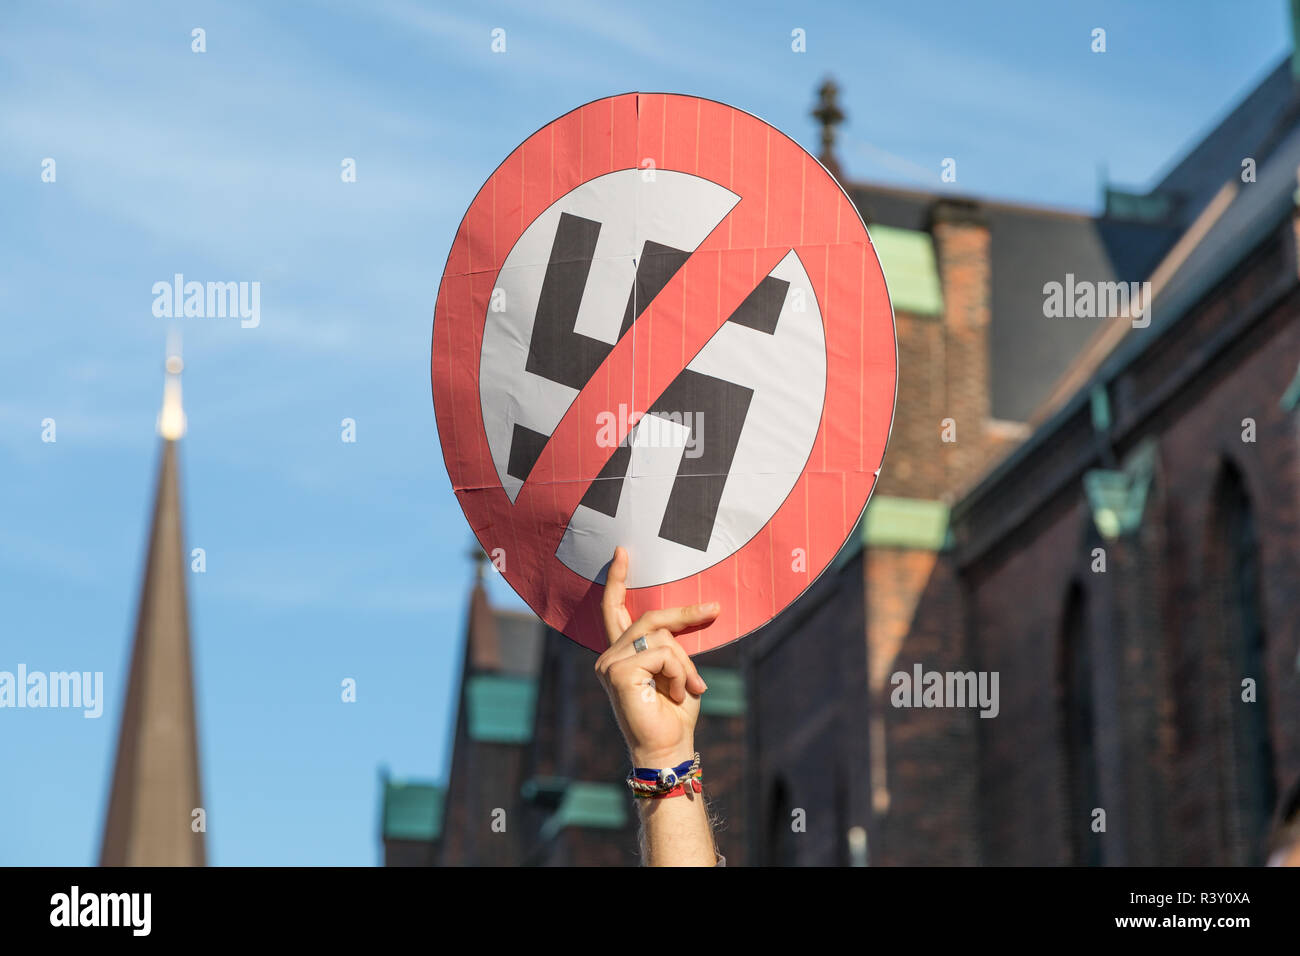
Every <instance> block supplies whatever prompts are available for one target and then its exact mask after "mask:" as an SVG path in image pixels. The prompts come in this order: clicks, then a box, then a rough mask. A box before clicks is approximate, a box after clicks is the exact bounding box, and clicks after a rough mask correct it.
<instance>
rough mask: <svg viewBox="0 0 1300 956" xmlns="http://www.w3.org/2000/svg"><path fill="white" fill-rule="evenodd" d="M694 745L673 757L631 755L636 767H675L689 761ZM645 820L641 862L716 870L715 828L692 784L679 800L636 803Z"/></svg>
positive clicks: (700, 795) (644, 754)
mask: <svg viewBox="0 0 1300 956" xmlns="http://www.w3.org/2000/svg"><path fill="white" fill-rule="evenodd" d="M694 749H695V748H694V744H693V743H691V742H690V741H688V742H687V744H686V746H685V747H683V748H677V749H675V750H674V751H673V752H672V753H658V754H649V753H638V752H637V751H636V750H633V751H632V752H631V757H632V763H633V766H637V767H652V768H655V769H658V768H660V767H673V766H677V765H678V764H680V763H682V762H684V761H689V760H690V759H691V755H692V754H693V753H694ZM634 802H635V803H636V805H637V812H638V814H639V815H640V818H641V862H642V863H644V864H645V865H646V866H715V865H716V864H717V859H718V855H717V849H716V846H715V844H714V842H713V825H712V824H711V823H710V822H709V811H708V808H707V807H706V806H705V803H704V793H703V792H702V791H701V792H700V793H696V792H695V790H694V788H693V787H692V786H691V785H690V783H689V782H688V783H687V785H686V786H685V787H684V792H683V793H682V794H681V795H679V796H675V797H657V798H648V797H641V798H637V799H636V800H635V801H634Z"/></svg>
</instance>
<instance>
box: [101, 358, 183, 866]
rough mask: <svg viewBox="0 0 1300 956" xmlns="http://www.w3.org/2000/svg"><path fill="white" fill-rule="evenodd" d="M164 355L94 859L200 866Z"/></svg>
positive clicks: (178, 422) (172, 384)
mask: <svg viewBox="0 0 1300 956" xmlns="http://www.w3.org/2000/svg"><path fill="white" fill-rule="evenodd" d="M169 351H170V353H171V354H169V355H168V357H167V378H166V383H165V385H164V388H163V407H162V412H161V414H160V415H159V416H158V433H159V435H161V436H162V439H163V441H162V455H161V461H160V464H159V469H158V485H157V490H156V492H155V497H154V508H153V523H152V527H151V529H150V532H149V554H148V557H147V559H146V562H145V571H144V582H143V585H142V586H141V590H140V605H139V609H138V612H137V619H136V627H135V643H134V647H133V649H132V651H131V672H130V678H129V683H128V684H127V689H126V702H125V705H124V706H123V709H122V725H121V729H120V731H119V736H118V744H117V762H116V765H115V767H114V770H113V789H112V792H111V794H110V795H109V802H108V815H107V817H106V819H105V823H104V842H103V847H102V850H101V853H100V861H99V862H100V865H101V866H203V865H205V863H206V860H207V856H206V849H205V846H204V833H203V832H202V831H203V829H204V828H206V819H205V822H204V827H201V828H198V832H196V828H195V827H196V825H195V824H194V821H195V820H196V819H200V818H206V811H205V812H204V813H203V814H201V815H196V814H195V813H194V811H195V810H201V809H203V801H202V797H201V790H200V786H199V748H198V728H197V722H196V720H195V716H194V680H193V668H192V664H191V661H190V629H189V610H188V602H187V600H186V589H185V576H186V574H187V573H188V570H189V563H188V557H187V554H186V552H185V546H184V539H183V535H182V527H181V499H180V479H179V477H178V473H177V472H178V466H177V442H178V441H179V440H180V438H181V436H182V435H184V433H185V413H184V411H183V409H182V408H181V387H180V373H181V368H182V365H181V358H180V354H179V350H178V349H177V348H175V347H174V346H173V347H172V348H171V349H169Z"/></svg>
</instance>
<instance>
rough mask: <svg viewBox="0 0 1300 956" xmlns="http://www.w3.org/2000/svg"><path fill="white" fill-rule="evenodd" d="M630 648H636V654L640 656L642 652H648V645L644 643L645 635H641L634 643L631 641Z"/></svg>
mask: <svg viewBox="0 0 1300 956" xmlns="http://www.w3.org/2000/svg"><path fill="white" fill-rule="evenodd" d="M632 646H633V647H634V648H636V652H637V653H638V654H640V653H641V652H642V651H645V650H649V645H648V644H646V642H645V635H642V636H641V637H638V638H637V639H636V640H635V641H633V642H632Z"/></svg>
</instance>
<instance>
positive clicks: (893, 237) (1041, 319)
mask: <svg viewBox="0 0 1300 956" xmlns="http://www.w3.org/2000/svg"><path fill="white" fill-rule="evenodd" d="M1296 75H1297V73H1296V72H1294V71H1293V65H1292V63H1291V62H1290V60H1287V61H1285V62H1283V63H1281V64H1279V65H1278V66H1277V68H1276V69H1275V70H1274V71H1272V72H1271V73H1270V74H1269V76H1268V77H1267V78H1266V79H1265V80H1264V81H1263V82H1262V83H1261V84H1260V85H1259V87H1258V88H1257V89H1256V90H1254V91H1253V92H1252V93H1251V94H1250V95H1249V96H1247V97H1246V98H1245V99H1244V100H1243V101H1242V102H1241V103H1240V104H1239V105H1238V107H1237V108H1236V109H1235V110H1234V111H1233V112H1232V113H1231V114H1230V115H1229V116H1228V117H1226V118H1225V119H1224V120H1223V121H1222V122H1221V123H1220V124H1219V125H1218V126H1217V127H1216V128H1215V129H1214V130H1213V131H1212V132H1211V133H1210V134H1209V135H1208V136H1206V137H1205V139H1204V140H1203V141H1202V142H1201V143H1199V144H1197V145H1196V146H1195V147H1194V148H1192V149H1191V150H1189V151H1188V152H1187V153H1186V154H1185V155H1183V156H1181V157H1179V158H1177V162H1176V163H1175V164H1174V165H1173V166H1172V169H1171V172H1170V173H1169V174H1168V175H1167V176H1166V177H1165V178H1164V179H1163V180H1162V181H1161V182H1160V183H1159V184H1157V185H1156V186H1155V188H1154V189H1152V190H1150V191H1147V192H1142V193H1136V192H1125V191H1120V190H1113V189H1108V190H1107V192H1106V203H1105V209H1104V210H1103V212H1102V213H1101V214H1100V215H1097V216H1089V215H1083V214H1078V213H1067V212H1061V211H1057V210H1050V209H1043V208H1036V207H1029V206H1023V205H1010V204H1004V203H997V202H990V201H986V200H977V199H972V198H969V197H961V196H958V195H956V194H955V193H952V192H949V191H947V189H944V190H935V191H934V192H929V193H923V192H915V191H904V190H898V189H892V188H882V187H877V186H873V185H869V184H861V183H850V184H849V185H848V186H847V188H848V190H849V193H850V195H851V197H852V198H853V200H854V202H855V203H856V205H857V206H858V208H859V210H860V211H861V212H862V214H863V217H864V219H865V220H866V221H867V223H868V226H869V228H870V231H871V236H872V240H873V243H874V244H875V245H876V248H877V251H878V253H879V255H880V258H881V261H882V265H883V267H884V271H885V275H886V278H887V280H888V282H889V286H890V292H891V296H892V299H893V302H894V309H895V319H896V328H897V336H898V350H899V395H898V406H897V412H896V417H895V421H894V427H893V433H892V436H891V441H890V447H889V451H888V453H887V456H886V459H885V464H884V468H883V471H882V473H881V478H880V482H879V485H878V487H877V488H876V489H875V492H874V495H873V498H872V501H871V504H870V505H869V507H868V509H867V512H866V513H865V514H864V516H863V519H862V521H861V523H860V525H859V528H858V531H857V533H856V534H855V535H854V536H853V538H852V539H851V540H850V542H849V543H848V544H847V545H846V547H845V548H844V550H843V551H842V552H841V554H840V555H839V557H838V558H837V559H836V561H835V563H834V564H833V566H832V567H831V568H830V569H828V570H827V571H826V572H825V573H824V574H823V575H822V576H821V577H820V578H819V579H818V580H817V581H816V582H815V583H814V585H813V586H812V587H811V588H810V589H809V590H808V592H806V593H805V594H804V595H803V596H802V597H801V598H800V599H799V600H798V601H797V602H796V603H795V604H794V605H793V606H792V607H791V608H789V609H788V610H787V611H786V612H785V613H783V614H782V615H781V616H780V617H779V618H778V619H777V620H776V621H774V622H772V623H771V624H769V625H768V626H767V627H765V628H763V629H762V630H761V631H760V632H758V633H757V634H755V635H752V636H750V637H749V638H747V639H746V640H744V641H741V642H739V643H738V644H735V645H732V646H731V647H728V648H723V649H721V650H719V651H715V652H711V653H708V654H705V655H702V656H701V657H700V658H699V659H698V663H699V665H700V666H701V668H702V669H704V668H711V669H712V671H711V672H710V671H705V676H706V680H708V682H709V683H710V686H711V687H712V688H713V690H711V691H710V692H709V693H708V694H706V695H705V696H704V704H705V706H706V715H705V717H704V718H703V721H702V726H701V728H700V730H699V732H698V735H697V740H698V743H699V746H700V748H701V751H702V753H703V755H704V760H705V773H706V780H707V781H708V790H709V793H710V798H711V800H712V801H713V802H714V805H715V809H716V810H717V812H718V813H719V815H720V816H721V817H722V818H723V820H724V821H725V823H724V828H723V829H722V830H721V831H720V833H719V842H720V844H721V846H722V849H723V852H724V853H726V855H727V856H728V860H729V862H730V863H733V864H736V863H752V864H798V865H842V864H861V863H865V862H870V863H873V864H1112V865H1125V864H1167V863H1185V864H1205V863H1250V862H1258V861H1259V860H1260V859H1261V854H1262V851H1263V844H1262V839H1263V833H1264V831H1265V830H1266V828H1267V827H1268V824H1269V820H1270V814H1271V813H1272V812H1273V806H1274V803H1275V801H1276V795H1277V792H1278V790H1279V788H1280V787H1281V786H1283V785H1285V784H1286V783H1287V782H1289V781H1290V780H1291V779H1293V778H1294V777H1295V776H1296V774H1297V773H1300V734H1298V733H1297V729H1296V728H1297V726H1298V721H1297V718H1300V712H1298V708H1300V704H1297V702H1296V701H1297V697H1296V693H1295V691H1296V689H1297V688H1296V680H1297V676H1296V658H1297V650H1298V649H1300V635H1298V634H1297V630H1296V625H1295V624H1294V623H1292V621H1293V619H1294V618H1295V617H1296V613H1295V612H1296V603H1295V602H1296V599H1295V594H1296V593H1297V588H1296V585H1297V571H1298V570H1300V562H1298V560H1297V557H1296V547H1295V545H1296V542H1297V531H1298V529H1297V524H1296V523H1297V520H1298V518H1300V515H1298V514H1297V505H1298V503H1300V470H1298V469H1300V445H1298V444H1297V442H1298V440H1300V433H1298V429H1300V420H1297V410H1296V409H1297V405H1300V378H1297V366H1298V364H1300V325H1298V324H1297V323H1296V322H1295V317H1296V315H1297V311H1298V310H1300V252H1298V251H1297V250H1298V248H1300V245H1298V243H1297V212H1296V196H1297V195H1298V194H1300V192H1298V188H1297V187H1298V186H1300V182H1297V169H1298V168H1300V107H1298V105H1297V104H1300V97H1298V96H1297V93H1296V89H1297V85H1296V80H1295V79H1294V77H1295V76H1296ZM828 103H829V104H830V107H832V108H828V106H827V104H828ZM818 115H819V116H822V117H824V118H826V119H827V120H828V121H832V120H834V119H837V118H839V117H840V114H839V111H838V108H835V107H834V90H833V89H830V90H824V91H823V106H822V109H821V110H819V113H818ZM833 139H834V136H833V128H831V126H830V125H829V124H828V127H827V134H826V136H825V137H824V140H823V142H824V144H825V148H826V150H828V151H829V150H830V149H831V148H832V145H833ZM1245 158H1250V159H1253V160H1254V163H1253V166H1252V168H1253V169H1254V171H1255V175H1254V176H1253V177H1243V168H1244V167H1243V159H1245ZM823 160H824V161H826V162H827V165H828V166H831V167H832V168H837V167H835V166H834V164H833V156H831V155H830V154H829V152H827V153H826V154H825V155H824V156H823ZM1067 277H1069V278H1068V279H1067ZM1067 281H1068V282H1070V283H1072V284H1073V285H1074V286H1075V287H1079V288H1082V287H1084V286H1088V285H1090V284H1091V286H1092V287H1093V288H1097V287H1098V284H1103V283H1114V282H1126V283H1127V282H1144V281H1149V282H1150V283H1151V286H1150V289H1151V292H1152V294H1153V297H1152V298H1150V299H1147V300H1144V305H1145V306H1147V307H1148V308H1149V311H1147V312H1146V313H1144V314H1145V315H1146V316H1147V317H1149V318H1150V322H1149V324H1147V325H1143V324H1142V323H1140V322H1134V321H1130V319H1129V318H1125V317H1123V316H1120V317H1109V318H1091V319H1090V318H1049V317H1047V313H1046V310H1045V306H1044V296H1045V292H1046V286H1047V284H1048V283H1051V282H1058V283H1064V282H1067ZM503 615H504V612H501V611H493V610H492V609H491V608H488V607H487V604H486V600H485V599H484V598H483V597H482V592H481V588H479V589H476V591H475V593H474V597H473V600H472V602H471V613H470V624H469V634H468V635H467V656H466V665H465V676H464V679H463V682H462V689H461V695H460V702H459V711H458V721H457V730H456V745H455V748H454V756H453V758H452V765H451V770H450V776H449V778H448V788H447V790H446V791H445V793H444V792H443V791H441V790H435V789H433V788H430V792H431V793H432V794H434V796H430V797H429V798H428V800H427V801H426V803H427V807H426V809H425V810H424V811H423V816H424V818H427V819H429V820H432V819H433V818H434V816H435V815H436V814H441V816H438V817H437V819H438V820H439V821H440V822H439V824H438V826H437V827H432V826H431V827H427V828H426V830H427V832H428V833H429V834H430V836H429V840H428V842H429V847H430V848H431V849H430V853H431V854H432V855H431V856H429V857H428V858H429V859H431V860H436V861H437V862H441V863H445V864H455V863H528V864H582V863H599V864H605V865H615V864H622V863H626V864H631V863H634V862H635V861H636V845H635V833H634V829H633V821H632V819H631V817H630V810H631V808H630V806H629V803H630V801H628V800H627V798H626V796H625V795H623V794H622V793H621V791H620V789H619V788H620V785H619V780H620V778H621V776H622V774H623V773H624V772H625V770H626V768H625V764H624V759H625V758H624V757H623V755H622V753H621V752H620V744H619V740H618V736H617V731H616V729H615V728H614V725H613V721H612V717H611V716H610V714H609V707H608V704H607V702H606V701H605V699H604V695H603V692H602V691H601V689H600V687H599V685H598V684H597V682H596V681H595V679H594V677H593V675H592V673H591V664H592V660H593V658H592V655H591V653H590V652H588V651H586V650H584V649H582V648H579V647H577V646H575V645H572V644H570V643H569V642H568V641H566V640H565V639H564V638H562V637H561V636H559V635H557V634H554V633H552V632H548V631H546V630H544V629H543V628H542V626H541V625H540V624H538V623H536V622H535V621H534V622H531V623H530V624H527V625H525V624H524V623H519V624H518V628H519V632H520V633H521V634H522V633H525V632H526V633H528V634H531V637H528V638H527V641H528V642H530V643H529V646H530V648H535V650H533V651H530V654H529V655H525V654H522V653H521V654H519V655H508V654H504V653H502V654H499V655H497V656H496V657H493V656H492V655H490V654H486V653H483V652H481V649H480V648H479V643H480V642H481V641H483V640H485V639H484V638H482V637H481V636H480V634H481V633H482V634H486V633H489V632H493V631H494V630H498V631H500V630H503V629H502V628H501V627H500V626H495V627H494V626H488V625H487V624H485V623H483V622H485V621H499V620H505V617H503ZM512 626H514V625H512ZM530 655H531V656H530ZM507 658H510V660H509V661H507ZM525 658H526V663H525V660H524V659H525ZM917 665H919V666H920V667H921V668H922V669H923V670H924V671H938V672H984V673H992V672H996V673H997V674H998V677H999V685H998V686H999V700H998V707H997V715H996V717H992V718H991V719H983V718H981V717H980V716H979V712H978V710H977V709H975V708H972V707H919V708H910V707H899V706H895V705H894V703H893V702H892V701H891V690H892V686H891V684H892V676H893V675H894V674H897V673H900V672H904V673H911V672H912V670H913V668H914V667H915V666H917ZM485 680H486V681H488V683H486V684H485V683H482V682H483V681H485ZM503 680H513V681H516V682H518V683H517V686H516V689H515V690H514V691H512V692H511V694H513V696H511V695H510V694H507V693H506V692H505V691H504V690H503V689H502V688H503V686H504V685H501V686H498V685H497V684H494V683H492V681H503ZM525 685H526V686H527V688H528V690H524V689H523V688H524V687H525ZM484 687H495V688H496V690H494V691H493V692H492V693H491V694H489V693H488V692H487V691H485V690H483V689H482V688H484ZM719 689H725V693H721V694H719V693H718V690H719ZM715 694H716V695H717V696H716V698H715V700H714V701H713V702H710V698H711V697H713V696H714V695H715ZM1243 696H1244V697H1246V698H1249V699H1243ZM507 697H508V698H509V705H508V706H507V704H506V703H505V701H506V698H507ZM490 701H493V702H495V703H490ZM478 707H482V708H484V709H485V711H492V712H493V713H496V712H497V711H496V708H499V709H501V710H502V711H505V710H510V712H511V713H512V714H513V717H512V718H510V720H506V719H504V718H503V719H502V723H503V724H504V723H511V720H512V721H514V722H513V723H511V727H512V728H513V730H514V731H515V732H514V733H512V734H507V735H505V736H506V737H508V739H493V738H491V737H490V736H489V737H488V738H485V737H484V736H482V733H481V731H482V728H483V727H484V726H485V725H490V726H495V725H496V723H495V720H487V718H486V717H485V716H484V715H483V714H482V713H480V712H479V711H477V710H476V708H478ZM511 708H514V709H513V710H511ZM525 712H526V713H525ZM525 724H526V725H527V726H526V728H525V727H524V725H525ZM476 728H477V729H476ZM392 786H394V785H391V784H390V786H389V791H388V793H389V795H390V797H391V794H392ZM444 798H445V799H444ZM444 802H445V810H443V809H442V808H441V804H442V803H444ZM387 803H388V800H387V799H386V805H387ZM512 807H513V808H514V811H513V812H511V809H510V808H512ZM496 808H503V809H506V815H507V818H508V819H509V820H511V821H514V820H518V821H519V827H518V829H514V824H513V822H512V823H511V824H510V825H509V826H508V828H507V834H494V833H493V831H492V829H491V824H492V818H491V813H492V811H493V810H494V809H496ZM1099 811H1101V813H1102V816H1099ZM397 816H398V815H397V814H394V819H396V818H397ZM1103 818H1104V822H1105V828H1104V830H1100V829H1099V827H1098V821H1099V820H1101V819H1103ZM385 819H386V820H387V819H388V814H387V813H386V815H385ZM387 829H388V828H387V825H386V830H387ZM386 836H388V837H390V839H388V840H387V843H386V845H387V846H388V848H389V854H390V857H392V856H393V854H394V847H397V849H399V850H400V849H401V847H400V846H397V844H399V843H400V842H401V841H400V840H398V839H397V831H396V830H395V831H394V832H393V833H386Z"/></svg>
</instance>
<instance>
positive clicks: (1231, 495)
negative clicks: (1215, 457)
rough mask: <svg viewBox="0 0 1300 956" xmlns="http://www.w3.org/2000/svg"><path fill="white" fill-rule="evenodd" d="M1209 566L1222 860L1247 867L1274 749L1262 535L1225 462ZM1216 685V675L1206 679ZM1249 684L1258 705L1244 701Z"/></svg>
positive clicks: (1258, 852) (1272, 786)
mask: <svg viewBox="0 0 1300 956" xmlns="http://www.w3.org/2000/svg"><path fill="white" fill-rule="evenodd" d="M1214 509H1215V519H1214V524H1213V527H1212V534H1213V540H1212V542H1211V553H1210V567H1211V569H1212V572H1213V573H1212V575H1211V577H1212V582H1211V586H1212V588H1213V593H1212V594H1211V595H1210V597H1211V599H1212V600H1213V601H1214V602H1215V611H1216V613H1215V614H1214V615H1212V617H1211V619H1210V620H1211V622H1212V623H1213V625H1214V627H1215V630H1216V631H1217V633H1215V634H1211V635H1210V641H1209V646H1210V648H1211V649H1212V650H1211V653H1212V655H1213V660H1212V661H1211V662H1210V665H1211V667H1210V671H1209V673H1210V674H1211V675H1214V674H1221V675H1226V677H1227V685H1228V686H1226V687H1222V688H1215V689H1213V690H1212V691H1211V692H1210V693H1209V699H1210V700H1214V701H1219V702H1222V703H1221V704H1220V709H1219V710H1218V714H1217V718H1216V720H1215V736H1216V738H1217V741H1216V743H1217V746H1218V748H1219V753H1220V754H1221V759H1220V760H1219V761H1218V764H1219V766H1218V772H1219V789H1220V793H1221V794H1222V795H1223V798H1224V802H1225V803H1226V806H1225V807H1224V809H1223V814H1222V831H1221V832H1222V833H1223V835H1224V837H1225V842H1226V847H1225V850H1226V852H1227V857H1228V858H1227V860H1225V861H1224V862H1227V863H1232V864H1237V865H1246V864H1251V863H1259V862H1262V860H1263V855H1264V843H1265V840H1266V838H1267V832H1268V826H1269V820H1270V817H1271V815H1272V812H1273V807H1274V804H1275V802H1276V799H1277V785H1276V781H1275V778H1274V770H1273V749H1272V743H1271V741H1270V738H1269V729H1268V694H1267V674H1266V659H1265V653H1264V646H1265V632H1264V619H1263V614H1262V612H1261V605H1260V562H1259V536H1258V532H1257V526H1256V521H1255V514H1254V508H1253V507H1252V504H1251V500H1250V496H1249V494H1248V493H1247V491H1246V483H1245V481H1244V480H1243V479H1242V475H1241V472H1240V471H1238V469H1237V468H1236V467H1235V466H1234V465H1232V464H1231V463H1226V464H1225V465H1224V467H1223V470H1222V471H1221V472H1220V474H1219V480H1218V482H1217V485H1216V488H1215V496H1214ZM1211 679H1212V680H1213V677H1212V678H1211ZM1246 679H1250V680H1253V681H1254V682H1255V700H1254V702H1249V701H1246V700H1243V696H1245V688H1244V687H1243V682H1244V681H1245V680H1246Z"/></svg>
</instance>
